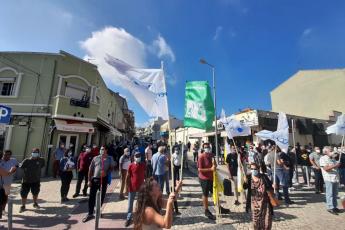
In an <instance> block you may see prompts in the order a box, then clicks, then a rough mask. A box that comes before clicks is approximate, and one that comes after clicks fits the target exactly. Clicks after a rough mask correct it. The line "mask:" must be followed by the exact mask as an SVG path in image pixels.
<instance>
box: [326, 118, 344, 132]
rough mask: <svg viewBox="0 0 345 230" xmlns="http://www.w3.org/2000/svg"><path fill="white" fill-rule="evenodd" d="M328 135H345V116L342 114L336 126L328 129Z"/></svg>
mask: <svg viewBox="0 0 345 230" xmlns="http://www.w3.org/2000/svg"><path fill="white" fill-rule="evenodd" d="M326 133H327V134H331V133H334V134H336V135H345V115H344V114H342V115H340V116H339V117H338V119H337V122H336V123H335V124H334V125H331V126H329V127H327V129H326Z"/></svg>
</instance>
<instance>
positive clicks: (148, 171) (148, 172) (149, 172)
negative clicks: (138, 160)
mask: <svg viewBox="0 0 345 230" xmlns="http://www.w3.org/2000/svg"><path fill="white" fill-rule="evenodd" d="M152 171H153V169H152V163H151V161H150V160H148V161H147V166H146V177H147V178H150V177H151V176H152Z"/></svg>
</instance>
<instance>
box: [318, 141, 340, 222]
mask: <svg viewBox="0 0 345 230" xmlns="http://www.w3.org/2000/svg"><path fill="white" fill-rule="evenodd" d="M323 154H324V156H322V157H321V158H320V167H321V170H322V176H323V179H324V181H325V185H326V205H327V211H328V212H329V213H332V214H334V215H338V213H339V212H340V211H339V209H338V208H337V196H338V183H339V175H338V171H337V168H338V167H339V165H340V163H339V162H337V161H336V160H335V159H334V153H333V152H332V149H331V147H330V146H325V147H324V148H323Z"/></svg>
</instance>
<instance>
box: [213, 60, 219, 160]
mask: <svg viewBox="0 0 345 230" xmlns="http://www.w3.org/2000/svg"><path fill="white" fill-rule="evenodd" d="M214 72H215V71H214V66H212V80H213V99H214V131H215V142H216V162H217V165H218V164H219V155H218V127H217V100H216V82H215V73H214Z"/></svg>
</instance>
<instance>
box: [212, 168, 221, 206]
mask: <svg viewBox="0 0 345 230" xmlns="http://www.w3.org/2000/svg"><path fill="white" fill-rule="evenodd" d="M223 191H224V187H223V183H222V182H221V181H220V180H219V177H218V173H217V170H215V171H213V191H212V195H213V203H214V205H217V203H218V200H219V193H222V192H223Z"/></svg>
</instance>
